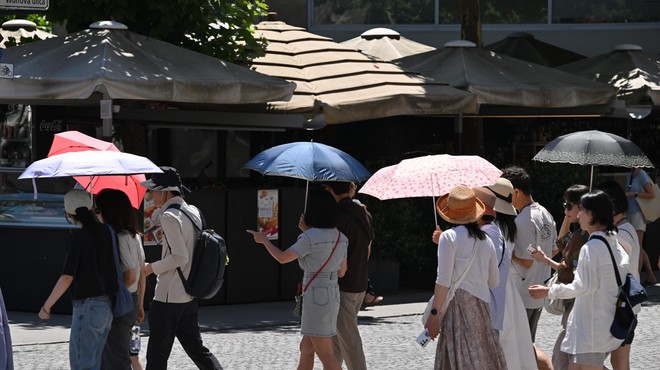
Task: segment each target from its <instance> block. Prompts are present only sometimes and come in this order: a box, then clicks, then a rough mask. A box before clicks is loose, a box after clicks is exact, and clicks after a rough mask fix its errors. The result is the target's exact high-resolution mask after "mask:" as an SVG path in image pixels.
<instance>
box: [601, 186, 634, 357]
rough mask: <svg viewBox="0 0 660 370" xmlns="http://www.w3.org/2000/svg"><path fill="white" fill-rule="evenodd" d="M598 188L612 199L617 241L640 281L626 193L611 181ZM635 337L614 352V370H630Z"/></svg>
mask: <svg viewBox="0 0 660 370" xmlns="http://www.w3.org/2000/svg"><path fill="white" fill-rule="evenodd" d="M598 188H599V189H601V190H602V191H604V192H605V193H607V195H609V196H610V198H612V203H613V205H614V224H615V225H616V227H617V228H618V229H619V232H618V233H617V234H616V239H617V241H618V242H619V244H621V246H622V247H623V249H624V250H625V251H626V253H628V259H629V260H630V273H632V274H633V276H634V277H635V278H636V279H637V280H639V261H640V258H639V256H640V252H641V250H640V247H639V246H640V244H639V238H638V237H637V235H638V234H637V233H636V232H635V226H633V225H632V224H631V223H630V222H629V221H628V218H627V217H626V212H627V211H628V199H627V198H626V192H625V191H624V190H623V188H622V187H621V185H619V184H618V183H617V182H615V181H611V180H610V181H605V182H603V183H601V184H599V185H598ZM641 309H642V305H637V306H634V307H633V312H634V313H635V314H639V311H641ZM634 337H635V332H634V331H633V332H632V333H630V335H629V336H628V338H626V339H625V340H624V341H623V344H622V345H621V347H619V348H617V349H616V350H614V351H613V352H612V355H611V358H610V363H611V364H612V368H613V369H614V370H629V369H630V349H631V348H630V347H631V346H632V342H633V338H634Z"/></svg>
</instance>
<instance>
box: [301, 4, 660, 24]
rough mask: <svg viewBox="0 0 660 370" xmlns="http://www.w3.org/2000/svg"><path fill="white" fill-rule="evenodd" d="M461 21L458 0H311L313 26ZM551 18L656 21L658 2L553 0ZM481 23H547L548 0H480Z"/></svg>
mask: <svg viewBox="0 0 660 370" xmlns="http://www.w3.org/2000/svg"><path fill="white" fill-rule="evenodd" d="M436 2H437V3H438V9H439V13H440V14H439V24H460V12H459V9H460V8H459V4H460V0H312V1H311V2H310V3H311V4H313V5H312V6H313V9H314V24H315V25H332V24H338V25H339V24H373V25H378V24H384V25H387V24H434V23H435V19H434V16H433V14H434V11H435V5H436ZM551 4H552V14H553V16H552V23H634V22H658V21H660V1H649V0H553V1H552V2H551ZM481 14H482V16H481V21H482V24H545V23H547V22H548V1H547V0H499V1H498V0H481Z"/></svg>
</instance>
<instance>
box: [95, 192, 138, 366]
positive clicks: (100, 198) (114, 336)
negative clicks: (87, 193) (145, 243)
mask: <svg viewBox="0 0 660 370" xmlns="http://www.w3.org/2000/svg"><path fill="white" fill-rule="evenodd" d="M96 212H97V213H98V216H99V219H100V221H101V222H103V223H104V224H106V225H109V226H111V227H112V228H113V229H114V231H115V233H116V234H117V242H118V248H119V259H120V261H121V271H122V272H123V277H124V284H125V285H126V288H127V289H128V291H129V292H131V295H132V296H133V307H134V309H133V310H132V311H130V312H128V313H127V314H125V315H123V316H120V317H115V318H114V319H113V320H112V328H111V329H110V334H108V339H107V341H106V344H105V349H104V350H103V369H112V370H115V369H117V370H121V369H124V370H131V368H132V365H131V362H132V360H131V356H130V351H129V343H130V336H131V328H132V327H133V325H134V324H136V323H137V324H138V325H140V324H141V323H142V320H144V305H143V301H144V289H145V282H146V279H145V274H144V269H143V266H144V251H143V249H142V236H141V235H140V234H139V233H138V231H137V230H138V223H137V216H136V215H135V210H134V209H133V206H131V201H130V200H129V199H128V196H127V195H126V194H125V193H124V192H122V191H119V190H114V189H108V190H103V191H101V193H99V195H97V196H96ZM133 370H135V369H133Z"/></svg>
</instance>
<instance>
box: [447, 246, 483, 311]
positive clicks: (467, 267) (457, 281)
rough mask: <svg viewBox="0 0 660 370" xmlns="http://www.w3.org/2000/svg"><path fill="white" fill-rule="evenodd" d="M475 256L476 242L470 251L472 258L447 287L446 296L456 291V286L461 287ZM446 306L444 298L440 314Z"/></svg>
mask: <svg viewBox="0 0 660 370" xmlns="http://www.w3.org/2000/svg"><path fill="white" fill-rule="evenodd" d="M476 255H477V241H476V240H475V241H474V248H473V250H472V256H470V260H469V261H468V264H467V266H466V267H465V270H463V273H462V274H461V276H459V277H458V279H456V280H454V281H452V282H451V287H449V291H448V292H447V296H449V295H450V294H449V293H450V292H452V291H454V292H455V291H456V290H457V289H458V286H459V285H461V282H462V281H463V278H464V277H465V276H466V275H467V272H468V270H470V266H472V262H474V257H475V256H476ZM447 306H449V300H448V299H446V298H445V302H444V303H443V304H442V309H441V310H440V312H445V310H446V309H447Z"/></svg>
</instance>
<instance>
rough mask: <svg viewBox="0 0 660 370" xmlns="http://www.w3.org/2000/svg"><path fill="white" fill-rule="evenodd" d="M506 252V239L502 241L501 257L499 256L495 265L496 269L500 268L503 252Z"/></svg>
mask: <svg viewBox="0 0 660 370" xmlns="http://www.w3.org/2000/svg"><path fill="white" fill-rule="evenodd" d="M505 251H506V239H502V256H500V263H498V264H497V268H500V266H502V261H504V252H505Z"/></svg>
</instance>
